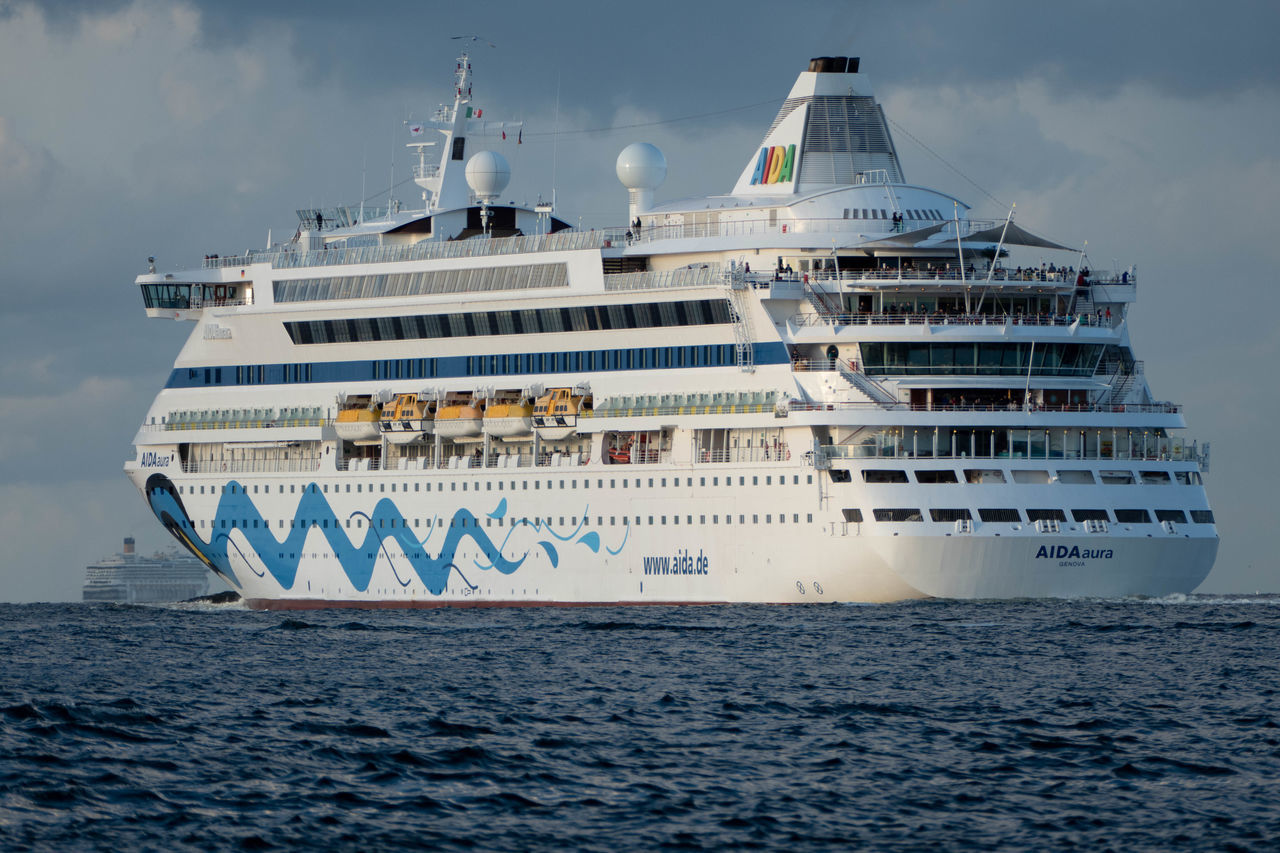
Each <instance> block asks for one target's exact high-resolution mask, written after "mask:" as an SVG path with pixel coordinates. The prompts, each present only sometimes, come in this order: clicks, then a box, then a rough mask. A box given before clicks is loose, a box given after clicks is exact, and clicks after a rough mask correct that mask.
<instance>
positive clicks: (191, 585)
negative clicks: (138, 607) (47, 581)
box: [81, 536, 221, 604]
mask: <svg viewBox="0 0 1280 853" xmlns="http://www.w3.org/2000/svg"><path fill="white" fill-rule="evenodd" d="M212 578H213V576H212V575H210V574H209V569H208V568H206V565H205V562H204V561H203V560H199V559H196V558H195V557H193V556H191V555H190V554H185V553H182V552H167V553H157V554H155V555H154V556H151V557H144V556H142V555H140V554H139V553H138V552H137V550H136V548H135V547H134V541H133V537H131V536H130V537H125V540H124V549H123V550H122V551H121V552H120V553H119V554H114V555H112V556H110V557H106V558H104V559H102V560H99V561H98V562H96V563H94V564H93V565H91V566H88V567H86V568H85V577H84V587H83V589H82V590H81V596H82V597H83V599H84V600H85V601H90V602H110V603H115V604H163V603H168V602H173V601H186V600H188V599H191V598H199V597H200V596H203V595H208V593H209V581H210V580H212ZM219 586H221V584H219Z"/></svg>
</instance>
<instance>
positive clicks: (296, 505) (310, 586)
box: [133, 464, 1218, 609]
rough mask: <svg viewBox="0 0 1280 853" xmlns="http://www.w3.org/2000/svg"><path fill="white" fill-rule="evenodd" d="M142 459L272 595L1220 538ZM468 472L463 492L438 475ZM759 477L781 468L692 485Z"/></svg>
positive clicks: (229, 570) (402, 593)
mask: <svg viewBox="0 0 1280 853" xmlns="http://www.w3.org/2000/svg"><path fill="white" fill-rule="evenodd" d="M170 467H172V466H170ZM170 473H174V474H175V476H174V478H173V479H172V480H171V479H169V474H170ZM624 475H625V476H626V480H627V481H628V486H627V487H625V488H623V487H620V483H619V481H620V480H621V479H622V478H623V476H624ZM133 476H134V477H135V480H136V481H137V482H138V484H139V486H140V487H141V488H143V490H144V492H146V493H148V499H149V502H150V503H151V506H152V508H153V509H154V510H155V511H156V514H157V516H158V517H159V518H160V519H161V520H162V521H164V522H166V526H168V527H169V528H170V530H171V532H175V533H177V534H179V536H178V538H179V539H180V541H181V540H189V542H190V546H189V547H193V550H194V551H195V552H197V554H198V555H199V556H202V558H204V559H206V560H207V561H208V563H209V564H210V565H211V566H212V567H213V568H214V569H215V570H216V571H218V572H219V573H220V574H222V575H223V576H224V577H225V579H226V580H227V581H228V583H229V584H230V585H231V586H232V588H234V589H236V590H238V591H239V592H240V594H241V596H242V597H243V598H244V599H245V600H246V601H247V602H248V603H249V604H250V606H253V607H257V608H267V609H287V608H314V607H331V606H352V607H434V606H476V605H535V604H565V605H570V604H606V603H635V604H642V603H644V604H677V603H719V602H767V603H814V602H888V601H898V600H903V599H910V598H922V597H929V596H937V597H955V598H1041V597H1060V598H1074V597H1118V596H1129V595H1147V596H1158V595H1168V594H1174V593H1189V592H1191V591H1192V590H1194V589H1195V588H1196V586H1198V585H1199V583H1200V582H1201V581H1202V580H1203V579H1204V577H1205V576H1206V575H1207V574H1208V572H1209V570H1210V568H1211V567H1212V565H1213V560H1214V556H1215V554H1216V552H1217V547H1218V538H1217V535H1216V533H1215V532H1212V531H1211V530H1208V531H1200V532H1198V533H1197V534H1196V535H1192V534H1191V533H1190V532H1188V531H1187V530H1175V531H1174V532H1173V533H1169V532H1165V531H1164V528H1160V530H1161V531H1162V532H1161V533H1158V534H1149V533H1147V532H1143V531H1138V532H1134V531H1132V530H1130V531H1128V532H1125V533H1116V534H1090V533H1084V532H1071V533H1067V534H1066V535H1054V536H1049V535H1041V534H1039V533H1037V532H1036V529H1035V527H1034V526H1022V525H1018V526H1017V529H1014V526H1013V525H978V526H977V528H976V529H975V531H974V532H973V533H972V534H967V535H963V536H961V535H954V534H953V533H952V532H951V528H952V525H947V524H932V523H918V524H915V525H906V524H901V525H880V526H879V527H881V528H886V529H874V527H875V526H873V525H871V524H851V523H847V522H845V521H843V520H842V517H841V515H840V512H839V511H838V510H836V511H833V510H832V509H831V505H832V503H833V501H832V500H831V498H830V496H829V495H828V496H827V498H826V499H825V500H824V489H826V488H827V487H825V486H824V485H823V484H822V483H821V482H820V480H821V477H822V476H823V474H822V472H815V471H814V470H813V469H812V468H806V467H804V466H796V465H789V464H787V465H780V464H775V465H755V466H747V467H741V466H731V465H714V466H666V465H643V466H620V465H596V466H591V465H584V466H572V467H569V468H560V469H549V468H541V469H516V470H514V471H502V470H494V469H479V470H470V471H467V472H465V473H463V472H460V471H450V470H443V471H442V470H429V471H405V472H396V471H385V472H371V473H364V474H362V475H361V479H362V480H363V482H361V483H360V484H359V485H360V486H362V488H361V490H360V491H359V492H356V493H352V492H348V491H347V490H346V488H345V486H346V485H348V484H349V481H350V475H347V476H343V475H341V474H336V475H335V474H329V475H323V474H320V473H319V472H317V473H315V474H309V475H292V476H258V477H254V476H248V475H246V476H241V477H237V478H234V479H231V480H222V479H218V478H210V477H204V476H200V475H183V474H178V473H176V472H166V473H162V474H156V473H154V472H152V471H151V470H149V469H144V468H136V469H135V470H134V472H133ZM460 477H462V478H465V479H466V482H468V484H469V486H470V488H469V490H468V491H467V492H466V494H463V493H462V492H460V491H456V490H452V489H450V488H449V487H448V486H447V485H446V486H444V488H443V489H442V488H441V486H442V485H443V484H445V483H452V484H456V483H458V482H459V478H460ZM766 477H768V478H769V480H770V483H771V484H772V483H773V482H774V481H777V483H778V485H771V486H770V487H760V486H757V487H756V488H754V489H752V488H750V487H743V486H725V485H715V486H712V485H708V486H689V485H684V484H686V483H693V482H703V481H704V479H703V478H707V479H706V480H705V482H707V483H708V484H710V483H711V482H713V481H715V482H716V483H721V482H723V483H737V482H739V481H741V482H744V483H751V482H752V481H753V478H758V480H757V482H759V483H763V482H764V481H765V478H766ZM650 478H653V480H654V481H655V482H656V483H663V482H667V481H671V482H672V483H674V482H676V481H677V478H678V480H679V482H681V483H682V485H680V486H678V487H677V486H674V485H673V486H670V487H667V488H665V489H664V488H662V487H661V486H655V487H653V488H652V489H650V488H649V487H647V486H646V485H643V484H647V483H648V482H649V480H650ZM695 478H696V479H695ZM611 481H612V482H614V487H613V488H609V487H608V485H607V484H608V483H609V482H611ZM148 482H150V485H149V486H148ZM197 483H200V484H204V483H209V484H210V485H209V486H207V487H205V491H206V494H204V495H203V496H202V495H201V494H199V491H200V488H201V487H200V486H197V485H196V484H197ZM393 483H394V484H396V485H397V486H398V487H399V488H398V489H397V491H396V492H395V496H394V497H392V493H391V492H390V491H389V489H390V486H391V485H392V484H393ZM499 483H501V484H502V486H503V488H502V489H501V490H499V489H498V485H499ZM562 483H563V484H564V485H561V484H562ZM630 483H640V484H642V485H640V486H638V487H631V486H630ZM214 484H216V485H214ZM535 484H536V485H535ZM175 485H181V486H182V493H180V494H178V495H177V496H176V497H177V499H176V500H175V499H174V488H173V487H174V486H175ZM313 485H314V487H315V488H314V489H313V488H312V487H313ZM224 486H225V487H226V488H225V491H224V488H223V487H224ZM513 486H514V487H515V490H514V491H512V490H511V489H512V487H513ZM602 487H603V488H602ZM246 492H247V494H246ZM369 492H371V493H372V494H368V493H369ZM852 499H853V493H850V494H849V495H846V496H845V497H844V498H841V499H840V502H843V503H848V502H850V500H852ZM824 505H825V508H824ZM779 510H784V511H783V512H781V513H779ZM232 522H233V524H232ZM677 522H678V523H677ZM224 525H225V526H224ZM259 525H261V526H259ZM908 527H920V528H925V529H923V530H919V531H918V532H915V531H913V532H912V533H911V534H910V535H902V530H900V529H898V528H908ZM887 528H894V529H887Z"/></svg>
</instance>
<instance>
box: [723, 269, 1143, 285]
mask: <svg viewBox="0 0 1280 853" xmlns="http://www.w3.org/2000/svg"><path fill="white" fill-rule="evenodd" d="M746 278H747V280H748V281H749V282H751V283H752V284H753V285H755V286H756V287H765V286H768V285H770V284H774V283H777V282H780V281H781V282H802V281H806V280H807V282H808V283H809V284H824V283H837V282H839V283H844V284H856V283H859V282H862V283H867V284H876V285H880V284H885V285H891V284H902V285H906V284H919V283H923V282H931V281H945V282H954V283H956V284H967V285H969V286H971V287H975V288H980V287H983V286H984V285H988V284H992V283H995V282H1000V283H1002V284H1007V283H1010V282H1012V283H1014V284H1017V285H1023V284H1025V283H1027V282H1031V283H1035V282H1043V283H1045V284H1053V285H1074V284H1075V281H1076V274H1075V273H1074V272H1071V271H1065V270H1057V271H1054V272H1048V271H1044V272H1042V271H1040V270H1027V271H1024V272H1022V273H1018V272H1017V271H1016V270H1002V269H997V270H995V271H993V272H992V275H991V281H987V271H986V270H985V269H973V270H969V269H966V270H965V272H964V274H963V275H961V273H960V270H959V269H958V268H952V269H947V268H943V269H935V270H917V269H896V268H894V269H882V270H848V269H845V270H840V272H839V273H838V274H837V273H836V272H835V271H834V270H813V271H811V272H807V273H802V272H796V271H792V272H780V273H779V272H773V271H769V272H761V271H759V270H757V271H755V272H750V273H747V274H746ZM1088 283H1089V284H1090V285H1094V284H1105V285H1111V284H1137V278H1136V275H1135V274H1129V273H1106V274H1102V275H1095V274H1093V273H1092V272H1091V273H1090V276H1089V282H1088Z"/></svg>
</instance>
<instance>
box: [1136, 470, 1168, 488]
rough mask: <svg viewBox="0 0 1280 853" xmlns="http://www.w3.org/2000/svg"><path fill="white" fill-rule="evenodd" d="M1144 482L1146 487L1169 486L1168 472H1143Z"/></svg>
mask: <svg viewBox="0 0 1280 853" xmlns="http://www.w3.org/2000/svg"><path fill="white" fill-rule="evenodd" d="M1140 473H1141V474H1142V482H1143V484H1144V485H1148V484H1149V485H1168V483H1169V472H1168V471H1142V472H1140Z"/></svg>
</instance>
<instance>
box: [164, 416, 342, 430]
mask: <svg viewBox="0 0 1280 853" xmlns="http://www.w3.org/2000/svg"><path fill="white" fill-rule="evenodd" d="M332 424H333V419H332V418H273V419H261V420H235V419H208V420H193V421H166V422H165V423H160V424H143V425H142V429H143V430H146V431H148V432H153V431H185V430H197V429H286V428H289V427H323V426H331V425H332Z"/></svg>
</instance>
